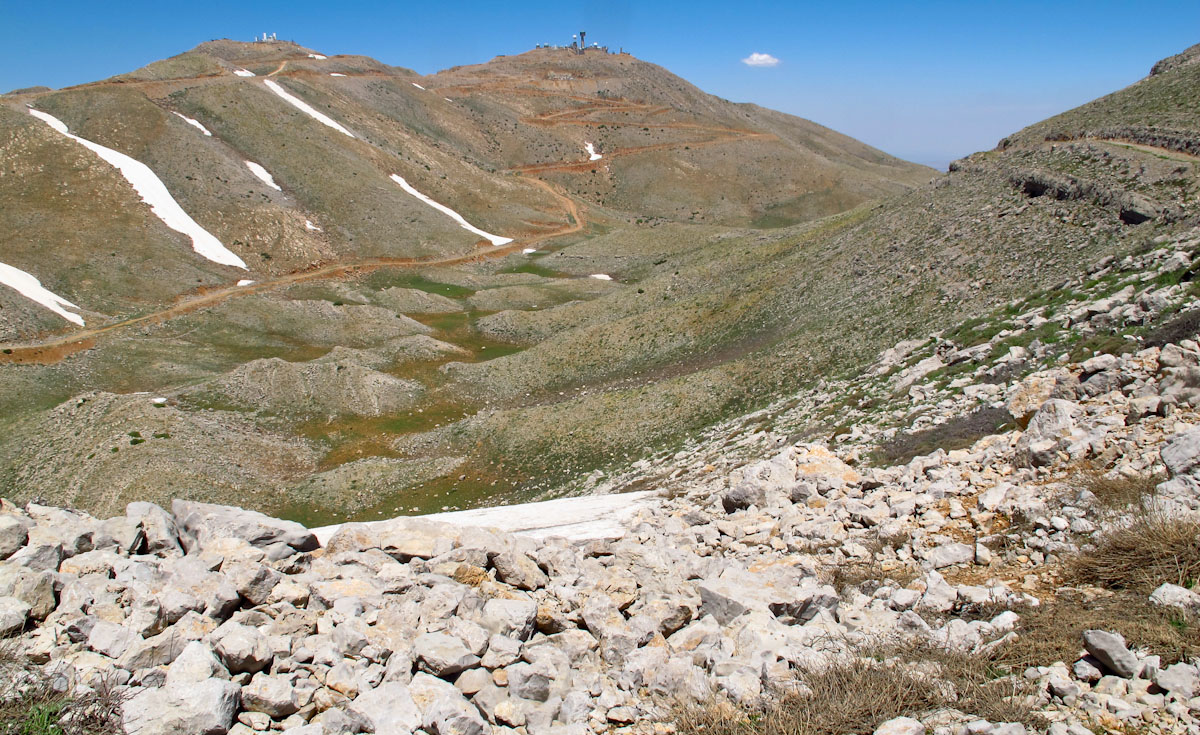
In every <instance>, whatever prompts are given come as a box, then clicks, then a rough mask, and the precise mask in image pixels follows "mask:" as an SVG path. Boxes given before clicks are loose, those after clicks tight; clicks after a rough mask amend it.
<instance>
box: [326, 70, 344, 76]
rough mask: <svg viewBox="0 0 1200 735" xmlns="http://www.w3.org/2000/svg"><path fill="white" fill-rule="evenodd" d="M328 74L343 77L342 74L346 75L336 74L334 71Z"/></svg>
mask: <svg viewBox="0 0 1200 735" xmlns="http://www.w3.org/2000/svg"><path fill="white" fill-rule="evenodd" d="M329 76H331V77H344V76H346V75H345V74H338V73H337V72H336V71H335V72H331V73H330V75H329Z"/></svg>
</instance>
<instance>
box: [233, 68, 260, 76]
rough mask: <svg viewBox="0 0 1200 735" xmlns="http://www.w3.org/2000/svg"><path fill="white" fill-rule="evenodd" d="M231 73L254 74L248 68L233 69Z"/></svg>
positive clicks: (239, 74)
mask: <svg viewBox="0 0 1200 735" xmlns="http://www.w3.org/2000/svg"><path fill="white" fill-rule="evenodd" d="M233 73H234V74H236V75H238V76H239V77H252V76H255V74H254V72H252V71H250V70H249V69H234V70H233Z"/></svg>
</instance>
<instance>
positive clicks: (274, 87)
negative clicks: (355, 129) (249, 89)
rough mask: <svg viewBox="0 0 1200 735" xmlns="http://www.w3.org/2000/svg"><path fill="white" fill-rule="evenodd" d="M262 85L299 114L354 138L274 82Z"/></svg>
mask: <svg viewBox="0 0 1200 735" xmlns="http://www.w3.org/2000/svg"><path fill="white" fill-rule="evenodd" d="M263 84H265V85H267V89H270V90H271V91H272V92H274V93H275V94H277V95H279V96H280V97H281V98H283V99H284V100H285V101H286V102H287V103H288V104H290V105H291V106H292V107H295V108H296V109H297V110H299V111H300V112H303V113H304V114H305V115H308V116H309V117H311V118H312V119H314V120H316V121H317V122H319V123H321V124H322V125H328V126H329V127H331V128H333V129H334V130H336V131H338V132H339V133H342V134H343V135H347V136H349V137H351V138H353V137H354V133H351V132H350V131H349V130H347V129H345V128H343V127H342V126H341V125H339V124H338V122H337V121H336V120H334V119H333V118H331V117H329V116H327V115H324V114H322V113H320V112H317V111H316V110H314V109H313V108H311V107H309V106H308V103H307V102H305V101H304V100H302V99H300V98H299V97H293V96H292V95H291V94H289V93H288V91H287V90H286V89H284V88H283V87H281V86H279V85H278V84H276V83H275V82H272V81H271V80H270V79H264V80H263Z"/></svg>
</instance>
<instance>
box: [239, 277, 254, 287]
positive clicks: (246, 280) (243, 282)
mask: <svg viewBox="0 0 1200 735" xmlns="http://www.w3.org/2000/svg"><path fill="white" fill-rule="evenodd" d="M252 283H254V281H251V280H250V279H249V278H243V279H242V280H240V281H238V282H237V285H239V286H249V285H250V284H252Z"/></svg>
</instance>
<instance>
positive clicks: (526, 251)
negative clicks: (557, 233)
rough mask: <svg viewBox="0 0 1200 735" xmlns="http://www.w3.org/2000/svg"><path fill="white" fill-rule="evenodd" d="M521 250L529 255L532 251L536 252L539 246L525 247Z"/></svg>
mask: <svg viewBox="0 0 1200 735" xmlns="http://www.w3.org/2000/svg"><path fill="white" fill-rule="evenodd" d="M521 252H522V253H525V254H526V255H529V254H530V253H536V252H537V248H525V249H524V250H522V251H521Z"/></svg>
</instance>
